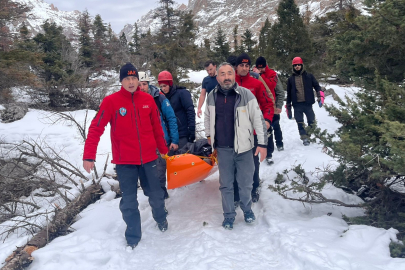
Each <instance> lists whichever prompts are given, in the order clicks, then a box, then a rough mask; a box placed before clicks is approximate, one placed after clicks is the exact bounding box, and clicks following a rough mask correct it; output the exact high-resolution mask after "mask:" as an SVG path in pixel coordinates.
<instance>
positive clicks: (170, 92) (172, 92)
mask: <svg viewBox="0 0 405 270" xmlns="http://www.w3.org/2000/svg"><path fill="white" fill-rule="evenodd" d="M176 90H177V87H176V86H175V85H172V86H170V88H169V92H167V94H166V93H165V92H163V91H161V92H162V93H163V94H164V95H165V96H166V97H167V98H168V99H170V97H171V96H173V95H174V93H176Z"/></svg>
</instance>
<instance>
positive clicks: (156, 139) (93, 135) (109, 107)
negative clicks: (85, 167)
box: [83, 87, 168, 165]
mask: <svg viewBox="0 0 405 270" xmlns="http://www.w3.org/2000/svg"><path fill="white" fill-rule="evenodd" d="M139 90H140V89H139V87H138V89H137V91H135V92H134V93H130V92H128V91H127V90H125V89H124V88H123V87H121V90H120V91H118V92H116V93H114V94H112V95H110V96H107V97H105V98H104V99H103V101H102V102H101V105H100V109H99V111H98V113H97V115H96V117H94V119H93V121H92V122H91V125H90V128H89V133H88V135H87V139H86V143H85V145H84V154H83V159H92V160H95V159H96V151H97V145H98V143H99V141H100V137H101V135H102V134H103V133H104V128H105V126H106V125H107V123H110V126H111V132H110V133H111V144H112V155H113V159H112V160H111V162H112V163H115V164H135V165H140V164H143V163H147V162H150V161H153V160H155V159H156V158H157V155H156V148H158V149H159V152H160V153H164V154H165V153H167V151H168V150H167V147H166V142H165V139H164V134H163V129H162V126H161V124H160V115H159V110H158V108H157V106H156V104H155V101H154V99H153V97H152V96H151V95H149V94H147V93H144V92H142V91H139Z"/></svg>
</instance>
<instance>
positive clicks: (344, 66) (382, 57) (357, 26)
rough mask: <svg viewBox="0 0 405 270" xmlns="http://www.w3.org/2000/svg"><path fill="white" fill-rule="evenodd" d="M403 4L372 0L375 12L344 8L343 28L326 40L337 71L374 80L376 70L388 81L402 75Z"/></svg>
mask: <svg viewBox="0 0 405 270" xmlns="http://www.w3.org/2000/svg"><path fill="white" fill-rule="evenodd" d="M371 5H373V2H371ZM404 8H405V1H404V0H387V1H384V2H383V3H380V2H376V3H375V5H374V6H373V8H372V9H371V11H372V12H373V13H372V14H374V13H376V14H375V15H374V16H361V15H360V14H359V13H358V12H355V10H352V9H350V10H349V12H346V14H345V21H344V23H342V25H343V26H345V28H343V27H341V29H342V30H345V31H340V32H339V33H337V34H336V35H335V38H334V39H333V40H331V41H330V42H329V44H328V47H329V50H328V53H329V54H330V55H331V56H332V61H334V62H336V68H337V70H338V71H339V74H338V75H340V76H341V77H345V78H347V79H350V78H351V77H361V78H362V80H366V81H368V82H373V80H374V77H375V75H374V73H375V70H377V71H378V73H379V74H380V75H381V76H383V77H386V78H387V79H388V80H390V81H395V82H402V81H403V80H404V79H405V74H404V70H405V54H404V49H405V30H404V29H405V28H404V27H403V26H404V23H403V22H404V20H405V11H404V10H405V9H404ZM382 33H384V34H382Z"/></svg>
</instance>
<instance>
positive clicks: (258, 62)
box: [256, 56, 267, 68]
mask: <svg viewBox="0 0 405 270" xmlns="http://www.w3.org/2000/svg"><path fill="white" fill-rule="evenodd" d="M266 66H267V63H266V59H265V58H264V57H263V56H260V57H259V58H257V59H256V67H257V68H264V67H266Z"/></svg>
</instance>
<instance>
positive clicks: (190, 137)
mask: <svg viewBox="0 0 405 270" xmlns="http://www.w3.org/2000/svg"><path fill="white" fill-rule="evenodd" d="M187 141H188V142H191V143H193V142H194V141H195V134H194V133H191V134H190V135H188V138H187Z"/></svg>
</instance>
